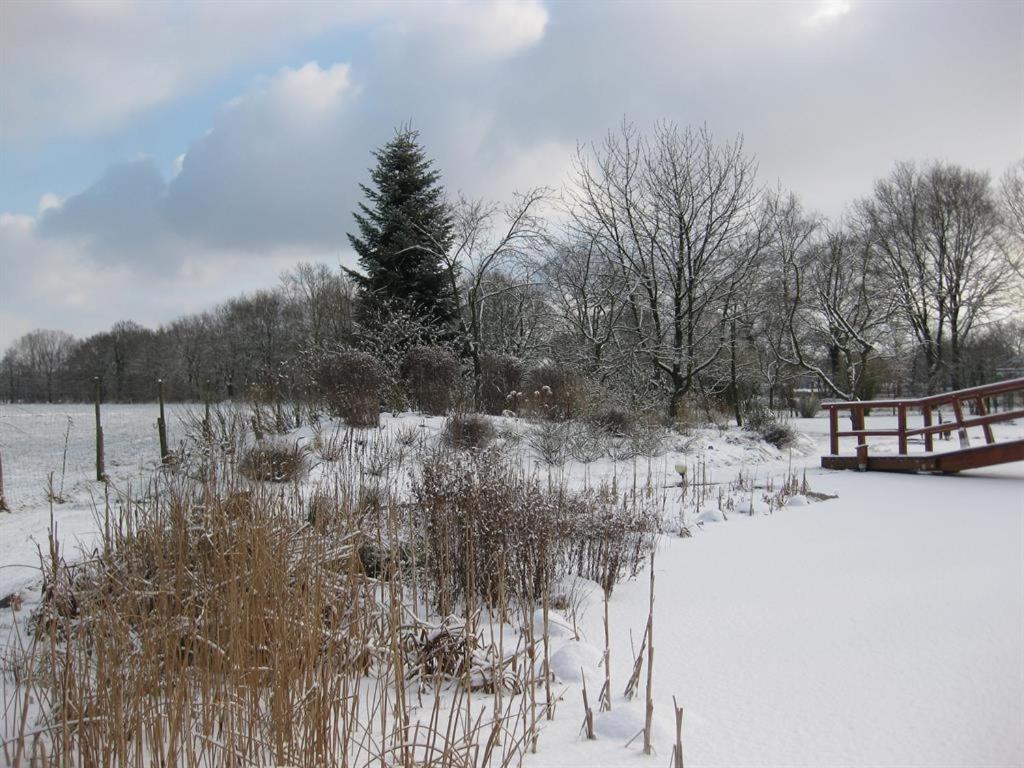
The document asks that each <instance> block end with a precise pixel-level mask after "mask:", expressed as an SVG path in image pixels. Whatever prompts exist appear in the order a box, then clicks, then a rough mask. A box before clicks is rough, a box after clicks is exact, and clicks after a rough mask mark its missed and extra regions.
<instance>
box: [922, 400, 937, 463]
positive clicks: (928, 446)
mask: <svg viewBox="0 0 1024 768" xmlns="http://www.w3.org/2000/svg"><path fill="white" fill-rule="evenodd" d="M921 416H922V417H923V418H924V425H925V427H930V426H931V425H932V407H931V406H930V405H928V404H925V405H924V406H923V407H922V408H921ZM924 449H925V450H926V451H927V452H928V453H931V452H932V451H934V450H935V438H934V436H933V435H932V433H931V432H925V433H924Z"/></svg>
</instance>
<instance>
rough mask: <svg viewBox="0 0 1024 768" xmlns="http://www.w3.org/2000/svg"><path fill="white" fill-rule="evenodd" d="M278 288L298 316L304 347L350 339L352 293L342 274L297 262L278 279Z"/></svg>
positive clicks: (324, 266)
mask: <svg viewBox="0 0 1024 768" xmlns="http://www.w3.org/2000/svg"><path fill="white" fill-rule="evenodd" d="M281 285H282V287H283V288H284V292H285V296H286V297H287V298H288V300H289V301H290V302H292V303H293V304H295V306H296V309H297V311H298V313H299V314H300V315H301V325H302V328H301V335H302V337H303V340H304V343H306V344H310V345H312V346H313V347H315V348H319V347H321V346H323V345H324V344H327V343H335V344H338V343H345V342H347V341H348V340H349V339H350V337H351V335H352V324H353V315H354V313H353V305H354V303H355V291H354V289H353V286H352V285H351V283H350V282H349V281H348V280H347V279H346V278H345V276H344V274H342V273H340V272H333V271H331V269H330V268H328V267H327V265H326V264H313V263H309V262H300V263H299V264H296V265H295V267H293V268H292V269H290V270H288V271H286V272H285V273H284V274H282V275H281Z"/></svg>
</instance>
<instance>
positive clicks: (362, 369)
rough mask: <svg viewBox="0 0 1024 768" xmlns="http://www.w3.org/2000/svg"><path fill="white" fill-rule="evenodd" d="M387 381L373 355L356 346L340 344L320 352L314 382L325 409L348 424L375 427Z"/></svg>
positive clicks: (378, 420)
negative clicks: (340, 346) (348, 346)
mask: <svg viewBox="0 0 1024 768" xmlns="http://www.w3.org/2000/svg"><path fill="white" fill-rule="evenodd" d="M386 381H387V377H386V375H385V371H384V367H383V366H382V365H381V364H380V363H379V362H378V361H377V359H376V358H374V357H373V356H371V355H369V354H367V353H366V352H362V351H360V350H357V349H351V348H341V349H338V350H335V351H333V352H329V353H327V354H325V355H324V356H323V359H322V360H321V361H320V362H319V365H318V369H317V385H318V387H319V390H320V394H321V396H322V397H323V399H324V402H325V404H326V406H327V410H328V411H329V412H330V413H331V415H332V416H340V417H341V418H343V419H344V420H345V422H346V423H347V424H348V425H349V426H350V427H376V426H377V425H378V424H379V423H380V406H381V397H382V393H383V390H384V387H385V384H386Z"/></svg>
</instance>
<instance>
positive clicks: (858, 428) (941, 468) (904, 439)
mask: <svg viewBox="0 0 1024 768" xmlns="http://www.w3.org/2000/svg"><path fill="white" fill-rule="evenodd" d="M1018 392H1024V378H1021V379H1010V380H1008V381H999V382H995V383H994V384H986V385H985V386H981V387H972V388H970V389H961V390H957V391H955V392H946V393H943V394H940V395H931V396H929V397H922V398H916V399H906V400H856V401H851V402H834V403H825V404H824V406H823V407H824V408H825V409H826V410H827V411H828V414H829V450H830V453H829V455H827V456H822V457H821V466H822V467H825V468H826V469H857V470H860V471H867V470H873V471H882V472H944V473H950V472H959V471H961V470H964V469H976V468H978V467H988V466H993V465H995V464H1006V463H1009V462H1013V461H1024V440H1009V441H1004V442H996V440H995V437H994V435H993V434H992V424H996V423H999V422H1005V421H1012V420H1014V419H1020V418H1024V409H1016V410H1007V411H1002V412H998V413H990V412H989V409H988V405H987V402H988V399H989V398H992V397H997V396H1000V395H1007V394H1010V393H1014V394H1016V393H1018ZM965 404H972V405H973V406H974V411H975V413H974V415H970V416H965V415H964V411H965V409H964V405H965ZM943 406H947V407H948V408H949V409H950V410H951V411H952V413H953V420H952V421H947V422H945V423H938V424H935V423H933V415H934V414H935V413H940V412H941V410H940V409H941V408H942V407H943ZM872 409H893V410H895V411H896V415H897V428H896V429H867V428H866V427H865V424H864V418H865V415H866V413H867V412H869V411H870V410H872ZM913 410H920V411H921V414H922V420H923V422H924V425H923V426H921V427H914V428H911V427H909V426H908V425H907V416H908V413H909V412H911V411H913ZM842 411H848V412H849V414H850V415H849V418H850V423H851V424H852V428H851V429H848V430H841V429H840V428H839V418H840V412H842ZM971 427H981V429H982V434H983V435H984V438H985V443H984V444H983V445H978V446H971V444H970V437H969V435H968V433H967V430H968V429H970V428H971ZM952 432H956V433H957V435H958V436H959V439H960V448H959V449H958V450H952V451H941V452H936V451H935V446H934V437H935V435H936V434H947V435H948V433H952ZM917 436H921V437H923V438H924V448H925V450H924V452H923V453H910V452H909V451H908V444H909V442H910V438H912V437H917ZM843 437H853V438H856V440H857V443H856V447H855V453H854V454H853V455H845V456H844V455H842V454H840V452H839V446H840V443H839V441H840V438H843ZM869 437H896V438H897V444H898V453H896V454H883V455H871V453H870V451H869V446H868V438H869Z"/></svg>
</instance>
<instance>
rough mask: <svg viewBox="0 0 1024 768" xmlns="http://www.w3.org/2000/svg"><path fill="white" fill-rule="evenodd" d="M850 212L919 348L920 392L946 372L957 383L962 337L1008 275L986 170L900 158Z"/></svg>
mask: <svg viewBox="0 0 1024 768" xmlns="http://www.w3.org/2000/svg"><path fill="white" fill-rule="evenodd" d="M858 210H859V213H860V217H861V221H862V223H863V226H864V230H865V232H866V233H867V235H868V237H869V239H870V242H871V244H872V246H873V247H874V248H875V249H877V251H878V253H879V254H880V255H881V256H882V257H883V258H882V263H883V264H884V266H885V272H886V275H887V278H888V280H887V285H888V288H889V290H890V291H891V292H892V295H893V296H894V297H895V298H896V299H897V300H898V302H899V307H900V310H901V312H902V314H903V316H904V318H905V320H906V322H907V323H908V325H909V326H910V328H911V329H912V331H913V333H914V336H915V338H916V339H917V341H918V344H919V346H920V347H921V349H922V352H923V353H924V357H925V364H926V369H927V388H928V390H929V391H933V390H934V389H935V388H936V387H939V386H940V385H942V384H944V383H945V380H946V378H947V377H948V379H949V383H950V384H951V385H952V386H953V387H956V386H958V383H959V380H960V375H961V360H960V357H961V349H962V346H963V342H964V340H965V338H966V337H967V336H968V335H969V334H970V333H971V331H972V330H973V329H974V327H975V325H977V324H978V323H979V322H980V321H981V320H983V319H984V318H985V317H986V316H987V315H988V314H989V313H990V312H991V311H992V310H994V309H996V308H998V307H999V306H1001V304H1002V303H1003V301H1004V300H1005V297H1006V289H1007V287H1008V277H1009V274H1010V262H1009V260H1008V259H1007V258H1006V253H1005V251H1003V250H1002V249H1000V248H999V247H998V245H999V240H998V234H999V228H1000V217H999V213H998V209H997V205H996V200H995V196H994V193H993V190H992V185H991V183H990V180H989V178H988V176H987V175H986V174H983V173H979V172H976V171H971V170H967V169H964V168H961V167H959V166H955V165H948V164H943V163H932V164H931V165H928V166H927V167H924V168H923V169H922V168H918V167H917V166H915V165H914V164H912V163H901V164H899V165H897V167H896V169H895V170H894V171H893V173H892V174H891V175H890V176H889V177H888V178H887V179H883V180H881V181H879V182H877V183H876V185H875V194H874V196H873V197H871V198H869V199H867V200H863V201H861V202H860V203H859V205H858ZM947 347H948V351H947Z"/></svg>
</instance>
